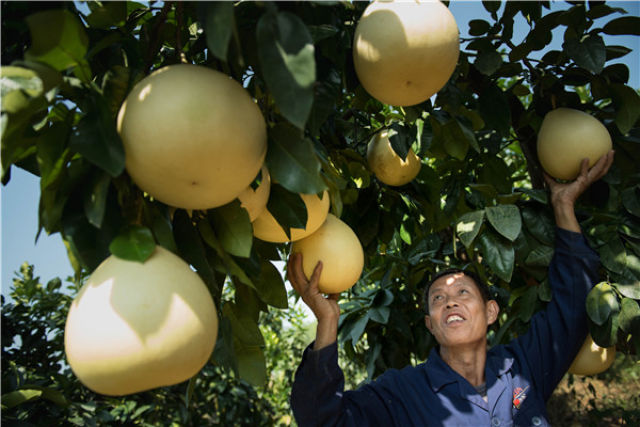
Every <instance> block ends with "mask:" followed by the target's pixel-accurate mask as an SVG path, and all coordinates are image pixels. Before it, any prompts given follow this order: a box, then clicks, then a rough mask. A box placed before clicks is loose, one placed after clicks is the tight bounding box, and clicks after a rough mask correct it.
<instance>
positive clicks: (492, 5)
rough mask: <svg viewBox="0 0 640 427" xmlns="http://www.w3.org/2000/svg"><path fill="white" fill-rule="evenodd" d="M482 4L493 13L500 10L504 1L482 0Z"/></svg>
mask: <svg viewBox="0 0 640 427" xmlns="http://www.w3.org/2000/svg"><path fill="white" fill-rule="evenodd" d="M482 6H483V7H484V9H485V10H486V11H487V12H489V13H491V14H493V13H496V12H497V11H498V10H500V7H501V6H502V3H501V2H499V1H494V0H482Z"/></svg>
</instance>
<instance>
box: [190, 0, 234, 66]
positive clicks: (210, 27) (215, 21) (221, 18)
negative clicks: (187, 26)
mask: <svg viewBox="0 0 640 427" xmlns="http://www.w3.org/2000/svg"><path fill="white" fill-rule="evenodd" d="M199 6H200V9H201V15H202V16H203V18H202V19H201V21H202V26H203V27H204V33H205V36H206V37H207V47H208V48H209V50H210V51H211V53H213V55H215V57H216V58H218V59H220V60H221V61H224V62H227V52H228V49H229V41H230V40H231V34H232V33H233V27H234V25H235V19H234V14H233V7H234V6H233V2H227V1H214V2H204V3H199Z"/></svg>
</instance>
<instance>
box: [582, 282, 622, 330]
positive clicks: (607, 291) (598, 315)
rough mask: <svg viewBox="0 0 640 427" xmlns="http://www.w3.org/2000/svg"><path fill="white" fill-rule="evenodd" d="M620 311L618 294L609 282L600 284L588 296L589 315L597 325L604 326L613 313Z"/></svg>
mask: <svg viewBox="0 0 640 427" xmlns="http://www.w3.org/2000/svg"><path fill="white" fill-rule="evenodd" d="M619 311H620V306H619V304H618V298H617V297H616V293H615V291H614V290H613V288H612V287H611V285H609V284H608V283H607V282H601V283H598V284H597V285H596V286H595V287H594V288H593V289H592V290H591V291H590V292H589V295H587V314H588V315H589V318H590V319H591V320H592V321H593V322H594V323H595V324H596V325H604V323H605V322H606V321H607V319H609V316H610V315H611V314H612V313H617V312H619Z"/></svg>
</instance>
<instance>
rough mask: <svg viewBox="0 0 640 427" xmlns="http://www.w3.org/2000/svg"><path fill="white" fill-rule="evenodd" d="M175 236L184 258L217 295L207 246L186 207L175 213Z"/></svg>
mask: <svg viewBox="0 0 640 427" xmlns="http://www.w3.org/2000/svg"><path fill="white" fill-rule="evenodd" d="M202 222H204V221H202ZM173 237H174V239H175V242H176V246H177V247H178V251H179V253H180V255H181V256H182V258H184V260H185V261H187V262H188V263H189V264H191V265H192V266H193V267H194V268H195V269H196V271H197V272H198V274H199V275H200V277H201V278H202V280H204V282H205V283H206V284H207V286H208V287H209V289H210V290H211V291H212V292H211V293H212V295H216V294H217V293H218V292H219V288H218V284H217V283H216V279H215V275H214V272H213V269H212V268H211V265H210V264H209V260H208V259H207V253H206V250H205V246H204V244H203V243H202V238H201V237H200V234H199V233H198V231H197V230H196V228H195V227H194V226H193V224H192V222H191V218H189V215H187V212H186V211H185V210H184V209H178V210H177V211H176V212H175V214H174V215H173Z"/></svg>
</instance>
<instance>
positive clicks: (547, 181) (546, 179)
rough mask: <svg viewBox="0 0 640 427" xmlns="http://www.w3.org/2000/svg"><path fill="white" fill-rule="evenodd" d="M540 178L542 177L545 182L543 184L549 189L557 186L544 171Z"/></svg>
mask: <svg viewBox="0 0 640 427" xmlns="http://www.w3.org/2000/svg"><path fill="white" fill-rule="evenodd" d="M542 176H543V177H544V180H545V182H546V183H547V185H548V186H549V188H550V189H551V188H553V187H554V186H555V185H557V184H558V183H557V182H556V180H555V179H554V178H553V177H552V176H551V175H549V174H548V173H546V172H544V171H543V172H542Z"/></svg>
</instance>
